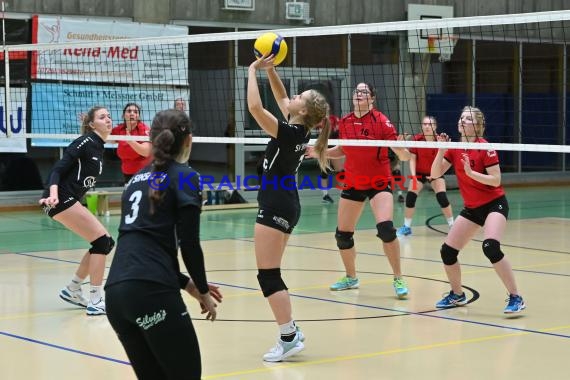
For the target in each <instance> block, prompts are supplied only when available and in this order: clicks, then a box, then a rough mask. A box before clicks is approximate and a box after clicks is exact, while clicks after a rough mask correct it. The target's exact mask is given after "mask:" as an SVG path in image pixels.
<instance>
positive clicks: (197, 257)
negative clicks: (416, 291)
mask: <svg viewBox="0 0 570 380" xmlns="http://www.w3.org/2000/svg"><path fill="white" fill-rule="evenodd" d="M156 174H157V173H151V172H150V166H147V167H146V168H143V169H142V170H141V171H139V172H138V173H137V174H135V175H134V176H133V177H132V178H131V180H130V181H129V182H128V184H127V187H126V188H125V191H124V192H123V195H122V199H121V208H122V209H121V222H120V226H119V238H118V239H117V249H116V251H115V256H114V258H113V262H112V264H111V269H110V271H109V277H108V279H107V283H106V285H105V286H106V287H107V286H110V285H112V284H114V283H118V282H121V281H125V280H148V281H153V282H158V283H161V284H164V285H167V286H171V287H176V288H178V289H179V288H181V287H184V286H185V283H183V282H182V281H181V279H180V278H181V275H180V267H179V265H178V259H177V254H178V247H179V243H180V242H181V241H182V240H183V238H184V239H187V238H188V236H187V235H188V234H192V235H193V236H191V238H192V240H193V242H197V245H195V244H194V245H192V246H191V247H190V248H188V246H186V247H185V246H183V245H182V244H181V246H180V248H181V250H182V258H183V259H184V263H185V264H186V267H187V269H188V270H189V271H190V274H191V275H192V278H193V280H194V282H195V284H196V286H197V287H198V289H200V290H201V293H205V292H207V290H208V285H207V282H206V279H205V269H204V263H203V262H204V258H203V253H202V250H201V248H200V245H199V213H200V210H201V207H202V192H201V190H200V187H199V174H198V173H197V172H196V171H195V170H194V169H192V168H191V167H189V166H187V165H183V164H180V163H176V162H173V163H172V164H171V165H170V166H169V168H168V171H167V177H166V179H165V180H164V181H163V182H162V183H160V184H158V183H157V181H153V180H152V178H153V177H155V176H156ZM155 178H156V177H155ZM149 179H150V182H149ZM150 185H153V186H161V188H162V186H164V188H165V190H164V197H163V199H162V202H161V203H160V204H159V205H157V206H156V207H155V210H154V213H153V214H152V215H151V213H150V199H149V186H150ZM155 188H156V187H155ZM189 206H190V207H189ZM189 210H192V213H195V215H196V218H195V219H193V222H192V223H191V224H192V226H190V227H189V228H188V229H186V230H184V231H181V233H180V234H178V233H177V227H180V223H181V219H182V218H183V217H184V216H183V214H184V213H186V214H187V212H188V211H189ZM179 235H184V236H183V237H181V236H179ZM185 248H188V249H185ZM193 270H194V271H195V273H198V274H197V276H194V274H193ZM183 277H185V276H183ZM186 281H187V277H186Z"/></svg>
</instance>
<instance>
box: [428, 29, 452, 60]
mask: <svg viewBox="0 0 570 380" xmlns="http://www.w3.org/2000/svg"><path fill="white" fill-rule="evenodd" d="M458 40H459V36H457V35H456V34H451V33H441V34H429V35H428V37H427V43H428V46H427V48H428V52H429V53H432V54H439V61H440V62H449V61H451V55H452V54H453V49H454V48H455V45H456V44H457V41H458Z"/></svg>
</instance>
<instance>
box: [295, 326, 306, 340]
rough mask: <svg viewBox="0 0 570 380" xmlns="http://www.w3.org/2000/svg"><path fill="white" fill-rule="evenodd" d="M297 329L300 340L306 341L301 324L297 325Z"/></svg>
mask: <svg viewBox="0 0 570 380" xmlns="http://www.w3.org/2000/svg"><path fill="white" fill-rule="evenodd" d="M295 329H296V330H297V336H298V337H299V340H300V341H301V342H304V341H305V334H303V332H302V331H301V329H300V328H299V326H295Z"/></svg>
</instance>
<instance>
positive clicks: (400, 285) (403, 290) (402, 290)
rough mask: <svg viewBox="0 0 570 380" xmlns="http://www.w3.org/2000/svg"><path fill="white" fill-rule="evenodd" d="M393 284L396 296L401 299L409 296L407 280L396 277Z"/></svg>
mask: <svg viewBox="0 0 570 380" xmlns="http://www.w3.org/2000/svg"><path fill="white" fill-rule="evenodd" d="M392 286H394V291H395V292H396V297H398V298H399V299H402V298H406V297H407V296H408V284H406V280H404V279H403V278H402V277H398V278H395V279H394V282H392Z"/></svg>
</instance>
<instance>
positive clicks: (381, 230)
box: [327, 83, 410, 298]
mask: <svg viewBox="0 0 570 380" xmlns="http://www.w3.org/2000/svg"><path fill="white" fill-rule="evenodd" d="M375 100H376V92H375V90H374V88H373V87H372V86H371V85H369V84H367V83H359V84H358V85H357V86H356V88H355V89H354V91H353V96H352V102H353V105H354V110H353V112H351V113H350V114H348V115H346V116H345V117H343V118H342V119H341V120H340V124H339V132H340V138H341V139H359V140H397V139H399V137H398V135H397V132H396V129H395V128H394V126H393V125H392V123H391V122H390V120H389V119H388V118H387V117H386V116H385V115H384V114H382V113H381V112H380V111H378V110H376V109H375V108H374V101H375ZM391 149H392V150H393V151H394V152H395V153H396V155H398V157H399V159H400V160H402V161H407V160H409V158H410V152H409V151H408V150H407V149H406V148H391ZM327 154H328V157H329V158H332V159H335V158H341V157H343V156H344V157H345V163H344V173H345V174H344V175H345V177H344V184H343V185H344V186H343V189H342V193H341V199H340V201H339V206H338V226H337V230H336V234H335V238H336V241H337V247H338V248H339V250H340V254H341V257H342V261H343V263H344V267H345V270H346V276H344V277H342V278H341V279H339V280H338V281H337V282H336V283H334V284H332V285H331V287H330V289H331V290H346V289H355V288H358V287H359V285H360V283H359V280H358V278H357V277H356V249H355V248H354V239H353V235H354V229H355V228H356V224H357V222H358V219H359V218H360V215H361V214H362V210H363V209H364V202H365V201H366V199H367V198H368V199H369V200H370V207H371V208H372V212H373V214H374V218H375V220H376V228H377V230H378V234H377V235H376V236H378V237H379V238H380V239H381V240H382V245H383V248H384V252H385V254H386V257H387V258H388V262H389V263H390V266H391V267H392V271H393V273H394V281H393V286H394V290H395V292H396V295H397V297H398V298H405V297H406V296H407V295H408V286H407V284H406V282H405V281H404V279H403V277H402V271H401V267H400V243H399V241H398V239H397V238H396V229H395V228H394V223H393V216H394V199H393V195H392V185H391V183H390V182H391V180H392V172H391V169H390V159H389V158H388V147H364V146H347V145H342V146H341V145H338V146H336V147H334V148H329V149H328V151H327Z"/></svg>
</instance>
